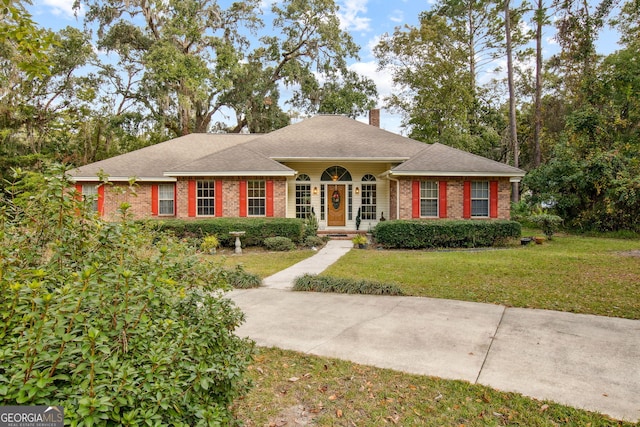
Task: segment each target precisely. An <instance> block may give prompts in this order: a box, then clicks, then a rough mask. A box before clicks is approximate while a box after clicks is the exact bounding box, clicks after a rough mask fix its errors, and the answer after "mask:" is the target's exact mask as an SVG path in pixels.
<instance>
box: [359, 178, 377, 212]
mask: <svg viewBox="0 0 640 427" xmlns="http://www.w3.org/2000/svg"><path fill="white" fill-rule="evenodd" d="M376 204H377V191H376V184H362V212H361V213H360V215H361V217H362V219H367V220H374V219H376V216H377V212H376Z"/></svg>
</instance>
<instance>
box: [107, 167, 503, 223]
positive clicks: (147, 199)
mask: <svg viewBox="0 0 640 427" xmlns="http://www.w3.org/2000/svg"><path fill="white" fill-rule="evenodd" d="M189 179H190V178H180V179H179V180H178V181H177V182H176V195H177V198H176V216H175V217H176V218H180V219H196V218H194V217H189V212H188V207H189V205H188V182H189ZM252 179H262V180H272V181H273V190H274V191H273V193H274V197H273V198H274V206H273V215H274V217H280V218H284V217H285V216H286V199H287V197H286V195H287V181H286V179H285V178H272V177H256V178H252ZM414 180H424V177H406V178H402V179H400V180H399V182H398V183H397V185H396V182H394V181H390V182H389V184H390V189H389V190H390V191H389V206H390V208H391V209H390V212H389V214H388V215H387V217H388V218H389V219H398V218H396V212H398V210H397V209H396V203H397V200H398V197H397V188H398V186H399V200H400V210H399V214H400V215H399V218H400V219H411V218H412V216H413V215H412V197H413V196H412V181H414ZM446 180H447V217H448V218H450V219H462V218H463V185H464V181H465V179H464V178H462V177H447V178H446ZM488 180H493V181H495V180H497V181H498V218H499V219H509V218H510V206H511V183H510V182H509V179H508V178H490V179H488ZM434 181H435V179H434ZM239 183H240V179H239V178H223V179H222V191H223V212H222V214H223V216H224V217H238V216H239V213H240V184H239ZM151 187H152V183H146V182H145V183H138V184H135V185H134V186H133V187H129V185H128V184H127V183H111V184H109V185H106V186H105V201H104V218H105V219H107V220H115V219H117V218H118V216H119V215H118V209H119V208H120V205H121V204H122V203H128V204H129V205H130V206H131V208H130V209H129V212H130V213H131V214H132V215H133V217H134V218H136V219H145V218H173V217H166V216H160V217H154V216H152V214H151Z"/></svg>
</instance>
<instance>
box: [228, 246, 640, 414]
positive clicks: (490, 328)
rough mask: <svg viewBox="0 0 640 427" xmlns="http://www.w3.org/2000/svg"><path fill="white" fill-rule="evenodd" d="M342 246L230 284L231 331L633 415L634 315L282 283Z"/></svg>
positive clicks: (639, 334)
mask: <svg viewBox="0 0 640 427" xmlns="http://www.w3.org/2000/svg"><path fill="white" fill-rule="evenodd" d="M351 246H352V244H351V242H350V241H331V242H329V244H328V245H327V246H325V248H323V250H322V251H320V252H318V254H317V255H315V256H313V257H311V258H308V259H307V260H305V261H302V262H301V263H299V264H297V265H296V266H294V267H291V268H288V269H287V270H284V271H283V272H280V273H278V274H276V275H274V276H271V277H270V278H267V279H265V285H266V286H269V287H263V288H259V289H251V290H236V291H233V292H231V293H230V294H229V296H230V298H231V299H232V300H234V301H235V302H236V303H237V305H238V306H239V307H240V308H241V309H242V310H243V311H244V312H245V313H246V322H245V323H244V324H243V325H242V326H241V327H240V328H239V329H238V331H237V333H238V335H240V336H248V337H250V338H252V339H253V340H255V341H256V343H257V344H258V345H260V346H275V347H279V348H283V349H289V350H295V351H300V352H304V353H310V354H315V355H320V356H328V357H335V358H340V359H344V360H350V361H353V362H356V363H361V364H367V365H373V366H378V367H383V368H391V369H395V370H399V371H404V372H410V373H415V374H420V375H431V376H436V377H441V378H447V379H461V380H466V381H469V382H471V383H478V384H484V385H488V386H491V387H493V388H496V389H499V390H503V391H515V392H519V393H522V394H524V395H527V396H531V397H535V398H537V399H549V400H553V401H556V402H560V403H563V404H566V405H570V406H574V407H577V408H582V409H587V410H591V411H596V412H601V413H604V414H607V415H609V416H611V417H613V418H616V419H622V420H627V421H632V422H637V421H638V420H639V419H640V321H638V320H627V319H619V318H608V317H599V316H590V315H580V314H571V313H563V312H555V311H547V310H531V309H521V308H506V307H503V306H498V305H492V304H480V303H469V302H461V301H451V300H442V299H432V298H420V297H386V296H370V295H343V294H323V293H308V292H287V291H285V290H282V289H283V288H287V287H289V286H291V280H292V279H293V278H294V277H295V276H297V275H301V274H304V273H318V272H320V271H322V270H324V269H325V268H326V267H327V266H328V265H330V263H332V262H335V260H337V259H338V258H339V257H340V256H342V254H344V253H346V252H347V251H348V250H349V248H350V247H351ZM285 272H286V273H285ZM425 273H426V272H425Z"/></svg>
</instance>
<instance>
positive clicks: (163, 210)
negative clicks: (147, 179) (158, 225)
mask: <svg viewBox="0 0 640 427" xmlns="http://www.w3.org/2000/svg"><path fill="white" fill-rule="evenodd" d="M175 194H176V193H175V186H174V184H160V185H158V214H159V215H175Z"/></svg>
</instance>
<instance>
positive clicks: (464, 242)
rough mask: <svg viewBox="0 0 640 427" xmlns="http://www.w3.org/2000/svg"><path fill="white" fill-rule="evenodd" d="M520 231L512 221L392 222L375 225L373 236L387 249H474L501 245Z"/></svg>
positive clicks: (517, 236)
mask: <svg viewBox="0 0 640 427" xmlns="http://www.w3.org/2000/svg"><path fill="white" fill-rule="evenodd" d="M521 231H522V227H521V225H520V224H519V223H517V222H515V221H475V220H473V221H471V220H461V221H417V220H394V221H384V222H380V223H378V225H376V226H375V228H374V229H373V237H374V238H375V240H376V243H378V244H380V245H382V246H384V247H386V248H404V249H427V248H476V247H487V246H496V245H499V244H504V243H505V242H506V241H508V240H509V239H515V238H519V237H520V233H521Z"/></svg>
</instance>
